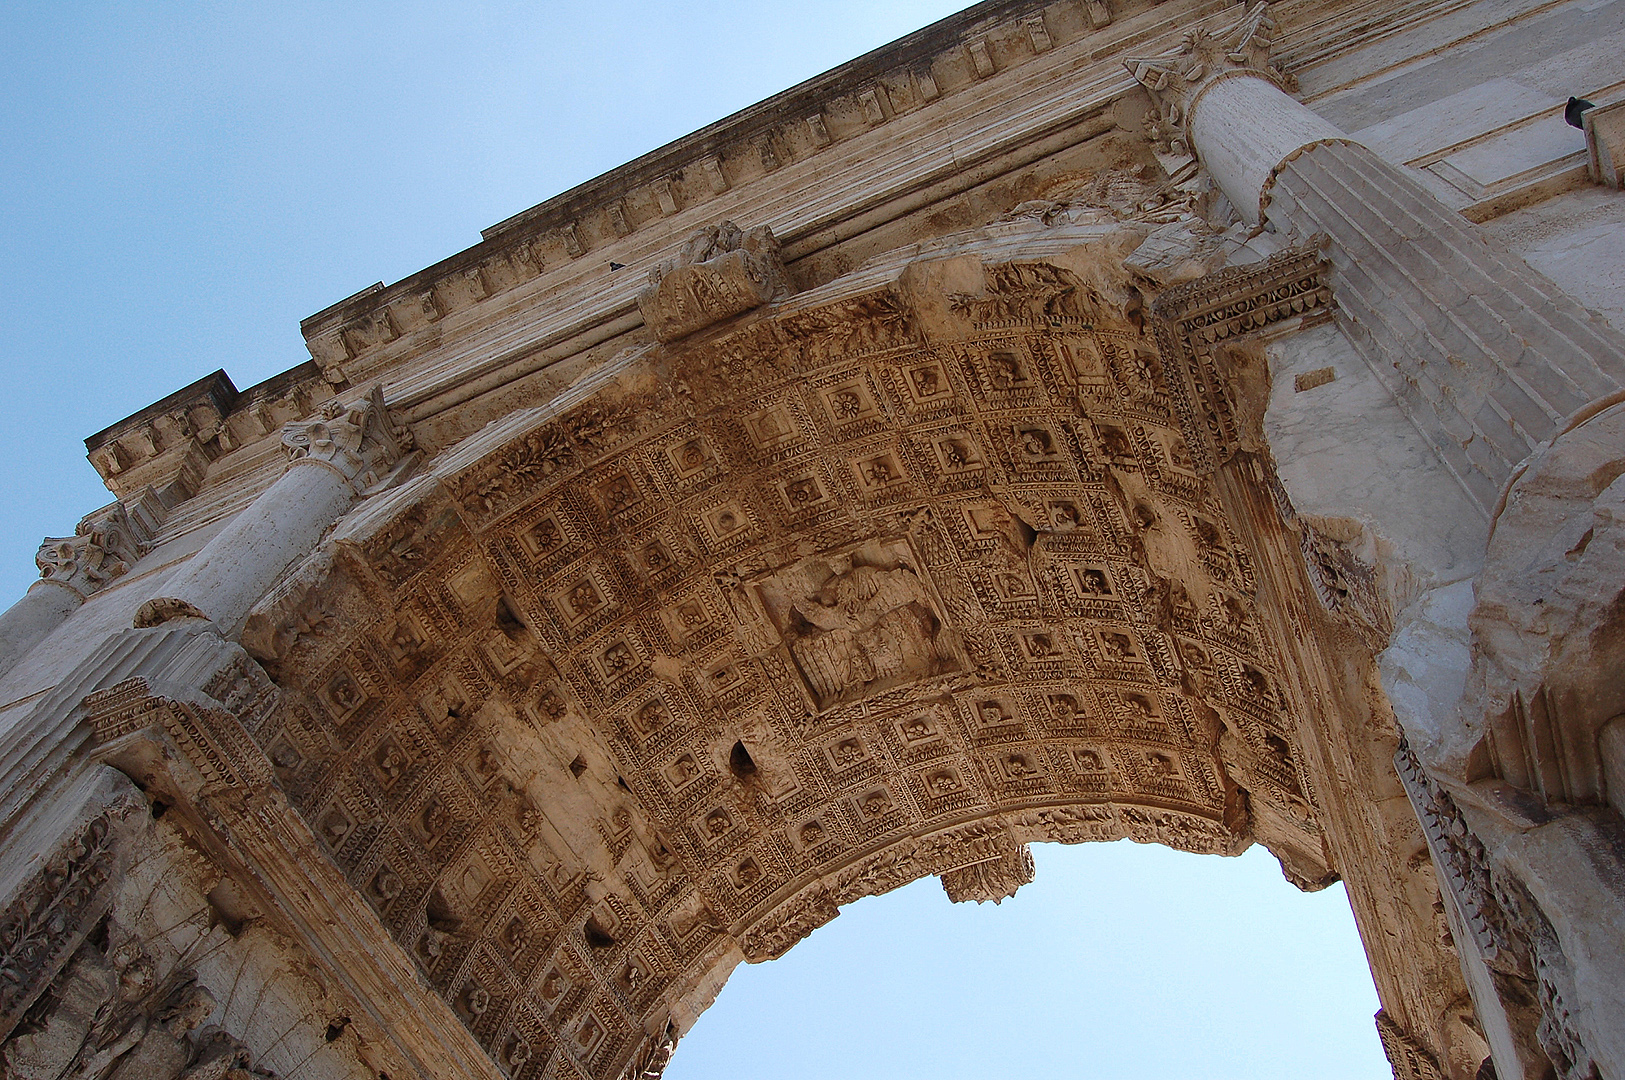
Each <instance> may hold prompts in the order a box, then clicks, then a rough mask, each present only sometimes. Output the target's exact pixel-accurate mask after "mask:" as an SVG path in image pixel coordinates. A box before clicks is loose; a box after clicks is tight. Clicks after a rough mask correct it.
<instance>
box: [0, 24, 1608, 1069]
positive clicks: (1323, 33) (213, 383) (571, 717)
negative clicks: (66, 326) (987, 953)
mask: <svg viewBox="0 0 1625 1080" xmlns="http://www.w3.org/2000/svg"><path fill="white" fill-rule="evenodd" d="M1622 42H1625V3H1622V2H1620V0H1613V2H1611V3H1609V2H1605V3H1601V4H1599V3H1596V2H1592V3H1578V2H1558V3H1547V4H1540V3H1536V2H1534V0H1528V2H1521V3H1520V2H1512V3H1507V4H1497V5H1488V4H1470V3H1456V2H1452V3H1444V4H1440V3H1436V2H1427V3H1423V2H1420V0H1415V2H1411V0H1338V2H1333V0H1286V2H1283V3H1281V4H1279V5H1277V6H1275V7H1273V8H1266V7H1265V6H1264V5H1261V4H1260V5H1255V6H1250V7H1246V6H1236V5H1231V4H1227V3H1222V2H1220V0H1164V2H1161V3H1153V2H1151V0H1110V2H1106V0H1087V2H1082V0H1056V2H1051V3H1043V2H1039V0H990V2H988V3H984V4H981V5H979V6H977V7H975V8H972V9H970V10H968V11H967V12H964V13H962V14H961V15H958V16H955V17H953V18H951V19H949V20H947V21H945V22H943V23H940V24H938V25H936V26H934V27H931V28H929V29H927V30H924V31H921V32H920V33H918V34H916V35H913V36H911V37H909V38H906V39H904V40H902V41H899V42H897V43H895V44H894V45H892V46H888V47H887V48H885V49H881V50H879V51H877V52H875V53H873V54H870V55H868V56H865V57H862V58H860V59H858V60H855V61H853V62H852V63H850V64H848V65H846V66H845V67H842V68H839V69H837V70H835V71H833V72H830V73H829V74H827V75H825V76H821V77H820V78H818V79H815V80H813V81H811V82H809V83H806V84H804V85H802V86H799V87H796V88H795V89H793V90H790V91H787V92H786V93H784V94H782V95H780V96H779V97H776V98H773V99H771V100H769V101H767V102H764V103H763V104H762V105H759V106H756V107H753V108H752V109H748V110H746V111H745V112H743V113H741V114H739V115H737V116H735V117H731V118H729V119H728V120H725V121H722V122H720V123H719V124H717V125H714V126H713V127H711V128H708V129H706V130H704V131H702V132H699V133H697V134H696V135H694V136H691V137H689V138H686V139H683V140H680V141H679V142H677V143H674V144H672V145H671V146H668V147H666V148H664V149H661V150H659V151H656V152H654V153H652V154H650V155H649V156H647V157H645V158H642V159H639V160H638V161H635V162H633V163H631V164H629V165H627V166H625V167H623V168H621V169H618V170H616V171H614V172H612V173H609V174H607V175H605V176H603V177H601V178H599V179H598V180H595V181H592V182H590V183H588V184H586V185H584V186H583V187H581V188H579V189H577V190H575V191H572V192H569V193H566V194H565V195H563V196H560V197H558V198H556V199H553V200H551V201H549V202H546V203H543V204H541V205H540V206H538V207H536V208H534V209H532V210H528V211H525V212H524V213H522V214H519V215H518V216H516V217H514V218H512V219H510V220H508V221H505V222H502V223H500V224H498V225H496V226H494V227H493V228H491V229H489V230H487V231H486V233H485V235H484V239H483V240H482V241H481V243H480V244H478V245H476V246H475V247H473V248H470V249H469V250H467V251H465V252H462V253H461V254H458V255H456V256H453V257H452V258H451V259H448V260H447V261H445V262H443V263H440V264H437V265H435V266H433V267H430V268H429V269H427V270H424V271H423V272H421V273H419V274H417V275H414V276H413V277H411V278H408V279H406V280H405V281H402V282H399V283H396V284H395V285H391V286H388V287H386V286H383V285H381V284H380V285H377V286H374V287H372V288H370V289H368V290H365V291H363V292H361V293H359V294H357V295H356V296H354V297H351V298H349V299H348V300H345V301H343V302H341V303H339V304H337V305H335V306H334V307H332V308H329V309H328V310H326V311H323V312H321V313H319V314H317V315H315V316H313V317H312V318H310V319H308V320H306V322H305V324H304V326H303V330H304V333H305V336H306V340H307V341H308V343H309V346H310V351H311V355H312V357H313V359H312V361H311V362H310V363H307V364H305V365H303V366H301V367H297V368H294V369H292V370H290V371H288V372H286V373H284V374H283V375H280V376H277V377H276V378H274V379H271V380H269V381H268V382H266V383H262V384H260V385H258V386H255V387H251V388H249V389H248V390H245V391H238V390H237V389H236V388H235V387H234V386H233V385H232V384H231V382H230V381H229V379H227V378H226V376H225V375H224V373H218V372H217V373H216V374H214V375H212V376H209V377H207V378H205V379H202V380H200V381H199V382H197V383H195V384H193V385H192V386H189V387H186V388H185V389H183V390H180V391H178V392H177V393H175V394H174V395H171V396H170V397H168V398H166V399H164V400H163V401H160V402H158V403H156V404H155V405H152V406H150V407H149V408H147V409H144V410H142V411H140V412H138V413H136V414H134V415H133V416H131V417H129V418H128V419H126V420H124V421H121V422H120V423H118V424H115V425H114V426H113V427H111V428H108V429H107V430H106V431H103V432H101V433H99V434H97V435H94V436H92V437H91V438H90V439H89V440H87V446H88V448H89V451H90V459H91V461H92V463H93V464H94V465H95V466H96V468H97V469H98V471H99V472H100V473H101V475H102V476H103V477H104V478H105V479H106V482H107V485H108V487H109V488H110V489H111V490H112V491H113V493H114V494H115V496H116V497H117V501H115V502H114V503H112V504H110V505H109V506H107V507H105V508H103V509H101V510H98V511H96V512H94V513H92V514H90V515H89V516H87V517H86V518H85V519H84V520H83V521H82V522H81V523H80V525H79V527H78V529H77V530H76V531H75V533H74V535H72V536H69V537H65V538H61V539H49V540H47V541H46V542H45V544H44V545H43V546H42V548H41V550H40V556H39V563H40V567H41V580H40V582H39V583H38V584H36V585H35V586H34V587H33V588H32V589H30V591H29V592H28V594H27V595H26V596H25V597H24V598H23V599H22V600H20V601H18V603H17V604H16V605H15V606H13V607H12V608H11V609H10V610H9V611H7V612H6V613H5V615H4V616H3V618H0V670H3V672H4V674H3V676H0V725H3V726H0V738H3V742H0V767H3V768H4V770H5V780H4V785H3V790H0V820H3V821H4V822H5V825H4V830H5V831H4V832H3V833H0V844H3V845H4V848H3V850H4V852H5V857H4V858H3V859H0V902H3V904H4V905H5V907H4V908H3V914H0V954H3V957H0V1018H3V1026H0V1036H3V1037H4V1040H5V1041H4V1043H3V1047H0V1060H3V1061H4V1062H5V1071H6V1075H7V1076H15V1077H18V1078H29V1080H65V1078H68V1077H73V1078H85V1080H106V1078H109V1077H111V1078H114V1080H178V1078H180V1077H182V1076H187V1077H191V1076H198V1077H201V1076H203V1075H204V1074H205V1073H207V1074H208V1075H209V1076H210V1077H218V1076H221V1075H224V1074H227V1073H230V1074H233V1075H234V1076H236V1075H239V1074H246V1073H249V1072H261V1073H265V1072H270V1073H277V1074H281V1075H283V1076H285V1077H292V1076H293V1075H295V1074H298V1075H303V1076H309V1077H318V1076H319V1077H321V1078H323V1080H329V1078H331V1080H350V1078H354V1080H363V1078H367V1077H376V1078H378V1080H401V1078H403V1077H425V1078H429V1077H433V1078H436V1080H443V1078H447V1077H457V1078H463V1077H467V1078H479V1080H499V1078H502V1077H510V1078H513V1080H519V1078H521V1077H522V1078H524V1080H543V1078H547V1080H555V1078H558V1080H562V1078H567V1077H569V1078H574V1077H602V1078H606V1080H616V1078H621V1077H627V1078H631V1077H654V1076H658V1075H659V1073H660V1072H661V1070H662V1068H663V1067H664V1063H665V1061H666V1060H667V1059H668V1057H669V1056H670V1054H671V1052H672V1049H673V1046H674V1045H675V1043H676V1041H677V1039H678V1038H679V1037H680V1036H681V1034H682V1033H683V1032H684V1031H686V1030H687V1029H688V1028H689V1026H690V1025H692V1023H693V1022H694V1019H695V1017H696V1016H697V1015H698V1014H699V1012H700V1011H701V1010H703V1009H704V1008H705V1006H706V1005H707V1004H708V1003H709V1002H710V1001H711V1000H712V998H713V997H714V995H715V994H716V992H717V990H718V989H719V987H720V986H721V984H722V982H723V981H724V980H725V979H726V977H727V975H728V972H729V971H730V970H731V969H732V968H733V966H734V965H735V964H737V963H738V962H740V961H746V962H758V961H765V960H770V959H772V958H774V957H777V956H779V955H781V954H783V953H784V952H785V951H786V950H788V949H789V948H791V947H792V946H793V945H794V944H795V943H796V942H798V941H799V940H801V939H802V938H804V937H806V936H807V935H808V934H810V933H812V932H813V931H815V930H816V929H817V928H818V927H819V926H821V925H823V924H824V923H826V922H828V921H829V920H831V919H833V918H834V917H835V916H836V915H837V914H838V912H839V909H840V907H841V905H843V904H846V903H850V902H851V901H853V900H855V899H858V898H860V897H863V896H867V895H873V894H877V893H881V892H885V891H887V890H890V889H893V888H895V887H897V886H899V885H901V884H904V883H906V882H909V881H912V880H914V879H917V878H920V877H923V876H927V875H935V876H937V877H939V878H940V879H941V881H942V884H943V886H944V888H945V889H946V890H947V893H948V895H949V896H950V897H951V898H953V899H954V900H976V901H983V900H998V899H1002V898H1003V897H1006V896H1009V895H1011V894H1012V893H1013V892H1014V890H1016V889H1017V888H1019V887H1020V886H1021V885H1022V884H1024V883H1025V882H1027V881H1029V880H1030V879H1031V876H1032V861H1031V857H1030V855H1029V853H1028V845H1029V844H1031V843H1034V842H1039V841H1059V842H1063V843H1076V842H1082V841H1091V840H1109V839H1116V838H1122V837H1129V838H1132V839H1134V840H1138V841H1142V842H1155V843H1161V844H1167V845H1170V846H1172V847H1175V848H1178V849H1181V850H1185V851H1193V852H1199V853H1209V854H1221V855H1222V854H1235V853H1237V852H1239V851H1241V850H1242V849H1243V848H1245V847H1247V846H1248V845H1250V844H1252V843H1255V842H1256V843H1260V844H1263V845H1265V846H1266V847H1267V848H1268V849H1269V851H1270V852H1272V853H1273V854H1274V855H1275V856H1276V857H1277V858H1278V859H1279V861H1280V864H1281V867H1282V869H1283V871H1284V873H1285V875H1286V877H1287V878H1288V879H1289V880H1290V881H1291V882H1292V883H1294V884H1295V885H1297V886H1298V887H1299V888H1302V889H1306V890H1313V889H1318V888H1322V887H1324V886H1325V885H1327V884H1329V883H1330V882H1332V881H1335V880H1337V879H1339V878H1341V879H1342V880H1344V881H1345V882H1346V883H1347V886H1348V895H1349V898H1350V901H1351V903H1352V905H1353V908H1354V913H1355V916H1356V919H1357V922H1358V924H1359V927H1360V930H1361V933H1362V936H1363V939H1364V942H1365V946H1366V950H1367V953H1368V955H1369V957H1370V960H1371V964H1372V970H1373V973H1374V975H1375V978H1376V982H1377V986H1378V990H1379V994H1380V997H1381V999H1382V1004H1383V1009H1382V1012H1380V1013H1379V1014H1378V1018H1377V1025H1378V1029H1379V1033H1380V1035H1381V1037H1382V1041H1383V1045H1384V1047H1385V1049H1386V1050H1387V1051H1388V1054H1389V1058H1390V1060H1391V1061H1392V1063H1393V1066H1394V1071H1395V1075H1396V1076H1398V1077H1401V1078H1404V1080H1413V1078H1427V1080H1432V1078H1439V1077H1453V1078H1469V1077H1475V1076H1477V1077H1485V1076H1490V1075H1495V1076H1501V1077H1508V1078H1511V1077H1525V1078H1529V1080H1538V1078H1542V1077H1548V1076H1557V1077H1563V1078H1564V1080H1578V1078H1585V1077H1594V1076H1595V1077H1613V1078H1618V1077H1622V1076H1625V1012H1622V1005H1621V1002H1622V1001H1625V994H1622V993H1621V992H1620V991H1621V986H1622V983H1621V976H1622V974H1625V931H1622V930H1621V927H1622V926H1625V906H1622V898H1625V892H1622V889H1625V877H1622V874H1621V860H1620V851H1621V843H1622V837H1621V831H1620V830H1621V823H1620V819H1619V816H1618V809H1617V792H1618V791H1619V790H1621V788H1622V787H1625V728H1622V721H1621V720H1619V719H1618V717H1619V716H1620V715H1621V714H1622V713H1625V700H1622V697H1625V691H1622V686H1621V683H1620V681H1619V679H1618V676H1617V671H1618V665H1619V662H1620V660H1621V658H1622V644H1621V642H1622V640H1625V639H1622V636H1621V625H1622V624H1621V616H1620V614H1619V612H1620V596H1621V592H1620V584H1619V583H1620V581H1621V577H1620V568H1621V558H1622V556H1621V551H1622V547H1621V538H1620V525H1619V520H1620V519H1619V511H1618V510H1617V506H1618V502H1619V499H1620V495H1619V489H1618V484H1617V483H1616V480H1617V478H1618V477H1619V476H1620V475H1621V473H1622V472H1625V442H1622V441H1621V433H1622V430H1625V411H1622V409H1621V407H1620V405H1619V403H1620V401H1621V396H1620V388H1621V384H1622V379H1625V348H1622V344H1621V339H1620V332H1619V329H1618V322H1617V320H1618V318H1619V317H1620V312H1622V311H1625V297H1622V294H1625V289H1621V288H1619V287H1618V280H1619V279H1618V276H1617V269H1616V270H1615V271H1613V273H1614V277H1613V278H1612V279H1610V278H1609V277H1608V273H1607V272H1605V271H1606V268H1607V260H1608V258H1609V252H1610V251H1612V252H1616V253H1617V252H1618V251H1619V241H1618V237H1619V235H1620V234H1621V231H1622V230H1625V209H1622V204H1621V203H1620V201H1619V198H1620V197H1619V195H1618V191H1617V189H1618V186H1619V179H1620V173H1619V166H1618V165H1617V164H1616V161H1617V156H1618V155H1619V154H1620V153H1621V147H1622V142H1621V139H1622V137H1625V120H1621V119H1620V117H1622V116H1625V112H1621V111H1620V110H1621V109H1625V106H1622V105H1616V104H1614V102H1615V100H1616V99H1619V98H1620V97H1621V96H1622V91H1621V89H1620V86H1621V84H1620V82H1619V80H1620V78H1621V72H1620V70H1619V69H1618V64H1617V59H1618V56H1619V55H1620V44H1621V43H1622ZM1565 80H1568V81H1565ZM1565 93H1574V94H1584V95H1589V96H1590V98H1591V99H1594V101H1595V104H1593V103H1592V101H1590V100H1588V101H1581V102H1578V103H1575V104H1571V106H1570V113H1571V116H1572V119H1573V120H1574V121H1576V122H1577V124H1578V126H1565V125H1564V121H1563V116H1562V113H1563V108H1562V105H1563V95H1564V94H1565ZM736 223H737V224H736ZM1610 244H1611V245H1612V247H1610ZM1599 253H1600V254H1599ZM1532 265H1533V266H1536V267H1539V271H1538V272H1537V270H1536V269H1534V268H1532ZM1610 280H1611V281H1612V282H1613V284H1612V285H1610ZM1598 311H1602V312H1604V313H1612V314H1613V315H1614V317H1615V318H1616V323H1615V324H1612V325H1611V324H1610V323H1609V322H1607V321H1605V319H1604V318H1603V317H1602V316H1600V315H1599V314H1598V313H1597V312H1598Z"/></svg>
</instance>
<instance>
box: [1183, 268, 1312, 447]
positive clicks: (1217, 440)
mask: <svg viewBox="0 0 1625 1080" xmlns="http://www.w3.org/2000/svg"><path fill="white" fill-rule="evenodd" d="M1330 268H1331V264H1330V262H1329V261H1328V260H1327V258H1326V254H1325V251H1324V239H1323V238H1321V237H1313V238H1311V239H1310V241H1309V242H1308V243H1306V244H1301V245H1298V246H1296V247H1290V248H1287V249H1285V250H1283V251H1278V252H1276V253H1275V254H1274V255H1272V256H1270V257H1269V258H1267V259H1265V260H1263V261H1262V262H1257V263H1249V264H1245V265H1241V266H1232V267H1227V268H1225V269H1223V270H1219V271H1217V272H1215V273H1212V274H1209V275H1207V276H1206V277H1203V278H1198V279H1197V280H1195V281H1192V282H1188V283H1186V284H1184V285H1176V286H1174V287H1173V288H1171V289H1169V290H1168V291H1166V292H1164V293H1163V294H1162V295H1161V296H1159V297H1158V298H1157V299H1156V301H1155V302H1154V303H1153V305H1152V310H1153V311H1154V312H1155V313H1156V314H1157V315H1158V316H1160V317H1161V319H1163V320H1166V324H1165V329H1163V333H1164V334H1165V335H1166V338H1167V341H1166V347H1168V348H1169V349H1171V350H1172V351H1173V352H1174V353H1175V354H1176V355H1178V356H1179V357H1180V358H1182V359H1183V360H1184V363H1183V364H1182V365H1180V366H1181V367H1182V368H1183V370H1184V372H1185V374H1186V376H1187V377H1188V378H1189V379H1190V380H1191V381H1192V383H1193V385H1192V387H1191V391H1192V393H1191V396H1190V397H1189V398H1188V399H1187V401H1188V403H1189V405H1190V406H1191V410H1192V411H1191V412H1190V413H1189V414H1188V415H1183V416H1182V419H1183V420H1184V421H1185V422H1186V424H1187V425H1189V426H1190V427H1191V428H1192V429H1193V430H1194V431H1198V432H1203V433H1205V434H1206V435H1207V436H1208V438H1209V439H1211V440H1212V444H1213V446H1214V448H1215V450H1216V452H1217V454H1218V458H1219V461H1225V460H1228V459H1229V457H1230V456H1231V455H1232V454H1233V453H1234V452H1235V449H1236V447H1237V445H1238V444H1239V442H1240V436H1239V433H1238V431H1237V429H1236V418H1235V405H1234V403H1233V402H1232V400H1231V397H1230V392H1229V390H1228V386H1229V385H1230V381H1231V380H1230V378H1229V376H1228V374H1227V373H1226V372H1225V371H1223V370H1221V368H1220V366H1219V362H1218V360H1217V358H1216V355H1215V354H1216V352H1217V351H1218V349H1219V348H1220V347H1221V346H1222V345H1223V344H1224V343H1225V342H1227V341H1232V340H1235V339H1239V338H1242V337H1245V336H1247V335H1249V334H1256V333H1258V332H1259V331H1262V330H1266V329H1268V328H1269V327H1271V326H1274V325H1276V324H1279V323H1282V322H1285V321H1286V320H1288V319H1293V318H1306V317H1312V316H1315V315H1320V314H1324V313H1326V312H1328V311H1329V310H1330V308H1331V305H1332V291H1331V287H1330V286H1329V285H1328V284H1327V280H1326V275H1327V272H1328V271H1329V270H1330ZM1200 446H1201V443H1200V442H1197V443H1196V444H1195V446H1193V451H1192V452H1193V455H1195V454H1198V453H1200V454H1201V455H1202V456H1203V457H1204V458H1205V457H1206V453H1205V451H1202V450H1200V449H1199V447H1200ZM1204 464H1205V465H1206V466H1207V467H1208V468H1212V466H1213V464H1214V463H1213V462H1204Z"/></svg>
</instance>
